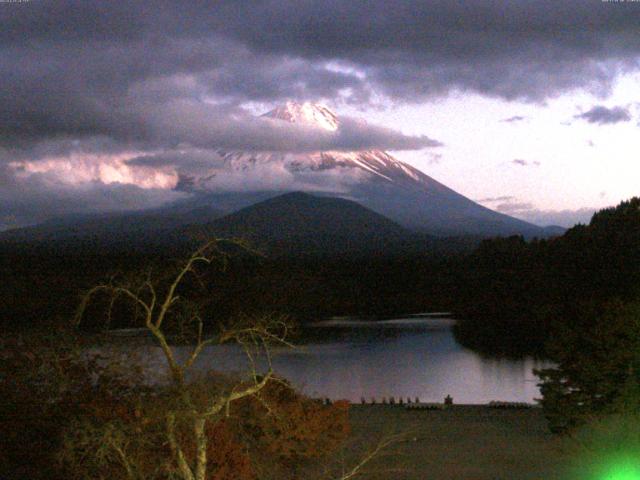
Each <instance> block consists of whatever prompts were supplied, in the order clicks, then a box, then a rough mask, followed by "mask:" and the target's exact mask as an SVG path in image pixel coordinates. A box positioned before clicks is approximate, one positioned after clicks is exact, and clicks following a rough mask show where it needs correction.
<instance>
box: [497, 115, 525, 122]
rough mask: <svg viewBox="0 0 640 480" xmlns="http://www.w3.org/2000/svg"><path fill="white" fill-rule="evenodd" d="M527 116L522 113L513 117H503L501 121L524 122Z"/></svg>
mask: <svg viewBox="0 0 640 480" xmlns="http://www.w3.org/2000/svg"><path fill="white" fill-rule="evenodd" d="M526 118H527V117H524V116H522V115H514V116H513V117H509V118H503V119H502V120H500V121H501V122H502V123H516V122H522V121H523V120H526Z"/></svg>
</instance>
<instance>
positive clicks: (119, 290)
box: [67, 240, 399, 480]
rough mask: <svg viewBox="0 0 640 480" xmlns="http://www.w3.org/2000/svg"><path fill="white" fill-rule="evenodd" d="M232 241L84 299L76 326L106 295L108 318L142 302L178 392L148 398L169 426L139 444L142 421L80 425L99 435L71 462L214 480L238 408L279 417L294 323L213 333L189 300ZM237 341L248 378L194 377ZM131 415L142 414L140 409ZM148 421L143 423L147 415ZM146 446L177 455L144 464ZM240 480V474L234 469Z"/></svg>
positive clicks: (268, 322) (131, 473)
mask: <svg viewBox="0 0 640 480" xmlns="http://www.w3.org/2000/svg"><path fill="white" fill-rule="evenodd" d="M234 243H235V242H234ZM225 244H226V241H224V240H212V241H210V242H208V243H206V244H205V245H204V246H202V247H201V248H199V249H198V250H197V251H196V252H195V253H193V255H191V256H190V257H189V258H188V259H187V260H186V261H185V262H184V263H182V264H181V265H180V266H179V267H178V268H177V270H176V271H175V273H174V274H172V276H171V277H170V278H169V280H168V281H165V282H164V283H162V282H160V281H158V280H157V279H154V278H153V276H152V275H151V274H147V275H146V276H145V277H143V278H142V279H139V280H138V281H134V282H129V283H116V282H114V281H112V282H109V283H105V284H101V285H97V286H95V287H93V288H92V289H91V290H89V291H88V292H87V294H86V295H85V296H84V297H83V299H82V302H81V304H80V306H79V308H78V311H77V314H76V323H77V324H79V323H80V322H81V321H82V319H83V317H84V316H85V315H86V312H87V308H88V307H89V305H90V304H91V303H92V302H94V299H95V298H96V297H97V296H98V295H101V294H102V295H104V294H106V296H107V298H108V307H107V310H108V316H109V319H110V317H111V312H112V310H113V309H114V306H115V305H116V303H117V302H119V301H126V302H128V303H129V304H131V305H133V306H134V307H135V311H136V313H135V315H136V316H138V315H139V317H141V321H142V323H143V325H144V328H145V329H146V330H147V331H148V332H149V333H150V335H151V336H152V338H153V339H154V340H155V342H156V343H157V344H158V345H159V347H160V349H161V350H162V354H163V358H164V361H165V362H166V365H167V368H168V372H169V378H170V380H169V388H168V390H169V391H170V392H171V394H170V395H168V396H165V398H164V399H163V401H162V402H160V401H159V400H158V398H157V396H156V397H154V400H153V402H147V403H149V404H151V405H155V412H154V413H153V414H152V416H153V417H154V418H156V419H158V418H160V419H161V423H162V424H163V427H162V428H160V429H156V430H153V429H151V430H149V431H150V432H151V433H147V434H146V436H147V438H145V439H142V440H140V441H137V442H134V441H133V440H132V439H134V438H137V437H139V436H140V428H141V427H140V426H138V427H135V428H137V430H135V431H131V430H129V431H127V430H126V428H125V427H122V426H120V427H119V426H118V425H116V424H109V426H108V428H105V426H104V425H99V426H98V427H96V428H93V427H90V428H89V429H87V428H85V429H84V430H82V429H78V431H80V430H82V431H84V432H91V433H89V434H88V437H90V438H91V439H92V440H91V441H85V440H86V438H87V435H85V437H78V435H77V434H76V435H75V436H72V438H71V440H70V441H71V442H72V443H74V442H75V443H74V445H72V448H70V449H67V452H71V454H70V455H71V457H69V455H67V460H69V458H71V461H72V462H73V461H78V459H84V458H86V456H87V455H93V457H94V458H96V459H97V460H99V461H101V462H103V464H104V463H105V462H106V463H109V462H110V463H111V464H116V465H119V466H120V474H123V475H124V476H125V478H128V479H129V480H137V479H140V478H145V479H146V478H151V473H150V472H152V471H155V472H157V474H158V478H167V476H168V477H169V478H174V477H175V478H179V479H182V480H205V479H207V478H214V477H211V472H212V469H214V468H215V464H216V461H218V460H219V459H215V458H212V455H213V456H215V455H217V454H219V452H217V451H216V448H218V446H217V445H214V444H213V443H214V442H215V440H212V435H211V432H214V431H218V432H222V431H224V428H225V426H226V425H227V422H229V421H230V419H231V418H232V417H233V414H234V413H233V412H234V408H235V407H234V405H238V406H240V405H242V403H243V402H246V401H247V400H248V399H251V400H252V401H255V402H257V404H259V405H261V406H262V407H263V410H264V411H265V412H266V413H267V415H270V416H272V417H275V418H276V419H277V417H278V411H277V408H276V407H274V405H271V404H270V400H271V398H272V396H273V395H271V396H270V394H269V390H273V385H280V386H281V387H282V388H290V387H289V386H288V384H287V383H286V382H285V381H283V380H282V379H280V378H279V377H277V376H276V375H275V374H274V371H273V368H272V363H271V354H272V347H273V346H274V345H282V346H287V347H293V345H292V344H291V343H290V342H289V340H288V335H289V330H290V325H289V323H288V322H287V321H286V319H285V318H283V317H280V316H270V315H265V316H262V317H259V318H243V319H241V320H239V321H236V322H235V323H234V324H232V325H227V326H224V327H223V326H219V328H217V329H216V330H215V331H214V332H208V331H207V328H206V325H205V322H204V320H203V312H202V308H201V305H199V303H198V302H193V301H190V300H188V296H189V295H188V294H189V291H188V290H189V288H187V287H188V286H189V285H187V284H193V283H194V282H192V280H196V282H195V283H196V284H201V285H203V282H201V275H202V273H203V272H204V271H205V270H206V269H207V268H210V266H211V265H212V263H214V262H219V263H220V265H221V266H222V267H223V268H224V266H225V265H226V262H227V260H228V258H229V254H228V253H227V250H225V248H224V247H225ZM235 245H236V246H237V245H238V244H237V243H235ZM175 327H179V330H181V331H183V332H184V330H185V328H186V329H187V330H189V331H190V333H191V334H192V340H193V341H192V342H191V343H189V344H188V345H187V346H181V349H187V354H186V355H184V354H183V353H184V352H179V351H178V350H177V348H176V346H175V344H174V342H173V341H172V336H171V334H170V333H169V332H170V331H171V329H172V328H174V329H175ZM230 342H233V343H236V344H238V345H239V346H240V347H241V348H242V349H243V351H244V353H245V355H246V359H247V365H248V369H247V370H248V375H246V377H245V378H234V379H229V378H227V379H224V380H221V379H220V378H219V377H218V379H217V380H218V382H217V384H214V383H215V382H214V383H212V382H211V381H204V382H198V381H195V379H196V377H197V371H195V370H196V368H195V364H196V361H197V360H198V358H199V357H200V356H201V354H202V352H203V350H204V349H205V348H206V347H208V346H211V345H219V344H224V343H230ZM209 380H210V379H209ZM136 408H137V407H136ZM238 408H240V407H238ZM318 408H320V407H318ZM322 408H325V407H322ZM330 408H333V407H330ZM336 408H339V407H336ZM301 411H304V409H303V410H301ZM131 415H133V416H136V415H137V416H140V414H139V412H138V410H135V409H134V411H133V413H132V414H131ZM147 415H149V414H147ZM344 418H345V419H346V417H344ZM157 423H160V422H157ZM141 424H142V425H144V420H143V421H142V422H141ZM92 428H93V430H92ZM216 429H218V430H216ZM338 430H339V429H338ZM337 435H338V436H336V437H335V438H336V440H339V434H337ZM398 438H399V437H388V438H385V439H383V440H382V441H381V442H380V443H379V444H378V445H376V446H375V447H374V448H373V449H372V450H371V451H369V452H367V453H366V454H365V455H364V456H363V458H362V459H360V460H358V461H357V462H355V465H353V466H352V467H351V468H349V469H342V471H341V472H340V474H339V475H337V477H339V478H340V479H343V480H346V479H351V478H355V477H359V476H361V475H362V473H363V467H364V465H365V464H367V463H369V462H370V461H371V460H372V459H373V458H375V457H376V456H378V455H379V453H380V452H381V451H382V449H383V448H385V447H386V446H387V445H389V444H390V443H394V442H396V441H397V440H398ZM141 442H142V443H141ZM145 442H146V443H145ZM134 443H135V445H134ZM330 443H332V444H331V445H330V447H331V448H334V449H335V448H337V445H336V443H339V442H337V441H334V442H330ZM142 444H144V445H145V447H144V448H145V449H148V448H151V447H152V445H153V444H156V445H157V444H163V445H167V447H168V448H167V451H168V452H169V456H170V460H169V461H167V462H164V464H160V465H153V466H149V465H146V466H145V468H142V467H141V464H144V462H145V461H148V459H147V458H146V457H147V456H146V455H140V454H138V455H137V456H136V453H135V450H136V448H137V449H138V450H140V449H141V445H142ZM78 445H81V446H80V447H79V446H78ZM93 445H99V448H97V449H95V451H93V452H89V450H91V449H92V448H94V447H93ZM151 467H153V468H155V470H153V468H151ZM238 468H240V467H238ZM143 472H144V473H143ZM334 477H335V475H334ZM215 478H218V477H215ZM233 478H241V477H240V476H239V475H237V476H236V475H235V474H234V476H233Z"/></svg>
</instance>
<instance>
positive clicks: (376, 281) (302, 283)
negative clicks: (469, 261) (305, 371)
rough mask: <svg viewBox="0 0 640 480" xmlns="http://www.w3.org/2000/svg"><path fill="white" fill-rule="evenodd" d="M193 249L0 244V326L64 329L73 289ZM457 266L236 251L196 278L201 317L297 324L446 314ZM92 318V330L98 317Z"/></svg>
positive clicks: (167, 263) (438, 258)
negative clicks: (269, 318)
mask: <svg viewBox="0 0 640 480" xmlns="http://www.w3.org/2000/svg"><path fill="white" fill-rule="evenodd" d="M469 242H471V241H469ZM462 243H463V244H464V248H467V249H469V247H468V246H466V245H467V244H466V242H462ZM196 245H197V243H195V242H188V243H185V244H182V245H176V244H173V245H171V246H169V245H158V244H155V245H154V244H147V245H146V246H145V247H144V248H142V247H140V248H131V246H130V245H124V244H122V245H117V244H110V245H100V246H99V247H98V246H95V245H91V244H90V243H87V242H80V243H78V244H76V245H74V246H73V248H71V247H70V246H69V245H67V246H66V247H64V248H61V247H60V246H57V245H54V244H47V243H41V244H39V245H28V246H25V245H21V246H18V245H10V246H8V245H4V246H2V247H0V249H2V251H1V252H0V258H1V260H0V274H1V275H2V278H3V281H2V283H1V284H0V298H1V299H2V302H0V319H1V321H2V323H3V325H4V326H5V327H11V328H18V329H19V328H30V327H33V326H37V325H43V324H50V323H52V322H57V323H60V322H63V323H64V322H67V321H69V319H70V318H71V317H72V316H73V312H74V310H75V308H76V307H77V306H78V304H79V302H80V300H81V298H82V294H83V292H86V291H87V290H88V289H89V288H91V287H92V286H94V285H96V284H98V283H103V282H108V281H109V280H110V279H111V278H117V279H119V280H121V279H122V278H126V277H128V276H134V275H140V274H144V273H145V272H146V271H148V270H149V269H153V271H154V272H156V273H157V272H159V271H162V270H167V271H169V270H170V269H171V267H172V266H173V265H175V264H176V262H178V261H180V260H182V259H184V258H185V256H187V255H188V254H189V253H190V252H191V251H193V250H194V249H195V248H196ZM456 248H459V247H456ZM457 266H458V260H457V259H456V257H455V256H454V255H453V254H447V255H442V252H441V254H439V255H432V254H430V253H419V252H417V251H416V252H413V253H410V254H407V253H394V252H390V253H389V255H384V256H383V255H377V256H369V255H364V256H358V255H344V256H337V255H331V256H319V255H307V256H303V255H287V256H283V255H279V256H271V255H268V254H267V255H264V256H256V255H253V254H247V253H242V252H237V251H236V252H233V254H232V255H231V256H230V257H229V261H228V264H227V265H226V268H225V269H224V271H221V270H220V269H219V268H218V267H219V265H217V266H212V268H210V269H208V270H207V271H206V272H201V275H200V280H201V281H202V282H207V283H210V285H207V286H208V287H213V288H209V292H214V296H215V298H214V297H209V298H208V299H207V303H209V304H211V305H212V307H211V308H212V310H211V311H210V312H209V313H210V316H209V318H211V319H224V318H226V317H229V316H232V315H235V314H256V313H258V314H260V313H270V312H273V313H285V314H287V315H289V316H291V317H293V318H294V319H297V320H299V321H301V322H305V321H309V320H316V319H319V318H322V317H326V316H331V315H367V316H369V315H370V316H384V315H394V314H398V313H413V312H420V311H424V310H425V309H431V310H433V309H437V310H441V309H445V310H450V309H451V308H453V306H454V299H455V298H456V292H455V289H456V288H457V287H456V285H457V283H458V282H457V279H456V278H455V276H454V275H453V272H454V271H455V270H456V268H457ZM193 287H194V288H199V287H198V285H196V284H194V285H193ZM209 295H211V294H209ZM130 318H131V317H130V315H128V312H122V315H117V314H116V315H114V316H113V317H112V319H111V325H110V326H111V327H128V326H132V325H131V320H130ZM94 320H95V321H94V323H95V324H96V325H95V326H97V325H98V324H100V322H103V321H104V318H95V319H94Z"/></svg>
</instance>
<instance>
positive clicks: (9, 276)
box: [0, 198, 640, 355]
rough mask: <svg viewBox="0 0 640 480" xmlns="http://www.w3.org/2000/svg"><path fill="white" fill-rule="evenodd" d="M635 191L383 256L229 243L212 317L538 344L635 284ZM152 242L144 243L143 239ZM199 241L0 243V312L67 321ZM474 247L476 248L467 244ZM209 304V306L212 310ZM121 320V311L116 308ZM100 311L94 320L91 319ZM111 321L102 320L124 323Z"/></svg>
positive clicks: (492, 345)
mask: <svg viewBox="0 0 640 480" xmlns="http://www.w3.org/2000/svg"><path fill="white" fill-rule="evenodd" d="M639 206H640V199H637V198H636V199H632V200H630V201H628V202H623V203H622V204H620V205H619V206H618V207H616V208H610V209H606V210H602V211H600V212H598V213H597V214H595V215H594V217H593V219H592V221H591V223H590V225H587V226H585V225H578V226H576V227H574V228H572V229H570V230H568V231H567V232H566V233H565V234H564V235H563V236H561V237H557V238H553V239H549V240H533V241H529V242H527V241H525V240H524V239H523V238H522V237H509V238H499V239H492V240H484V241H482V242H481V243H480V244H479V246H478V247H477V248H475V247H474V245H478V243H477V240H475V239H458V240H456V241H453V240H445V241H441V242H440V243H434V242H433V241H432V242H431V243H429V244H428V245H425V246H424V248H418V247H417V246H416V245H415V244H413V245H412V246H411V248H410V249H404V250H403V249H396V250H391V251H389V252H386V253H384V254H380V253H377V254H376V255H371V254H361V255H358V254H354V253H349V254H345V255H337V254H335V253H332V254H331V255H322V254H318V253H317V252H315V253H314V254H309V255H305V252H304V251H303V250H301V249H303V245H302V244H296V249H294V251H293V252H294V253H289V254H283V253H282V251H286V249H284V250H282V249H283V246H282V245H280V246H279V247H280V249H281V252H280V253H277V254H266V255H264V256H255V255H252V254H242V253H241V252H234V254H233V255H232V256H231V257H230V260H229V264H228V265H227V268H226V269H225V271H224V272H221V271H220V270H219V269H218V268H212V269H211V270H210V271H209V272H206V275H204V276H203V277H202V279H201V280H202V281H204V282H211V285H209V287H215V288H210V289H209V291H213V292H216V293H215V295H217V297H216V298H210V299H209V300H210V302H209V303H210V304H211V305H212V307H211V311H210V312H209V313H210V318H214V319H215V318H219V319H224V318H225V317H228V316H231V315H234V314H238V313H246V314H254V313H265V312H278V313H286V314H288V315H290V316H292V317H294V318H295V319H298V320H301V321H303V322H304V321H307V320H314V319H318V318H322V317H326V316H331V315H372V316H384V315H398V314H402V313H416V312H421V311H425V310H431V311H434V310H448V311H454V312H455V313H456V314H458V316H459V318H460V320H461V321H460V322H459V325H458V327H457V328H456V330H455V333H456V336H457V338H458V340H459V341H460V342H461V343H463V344H464V345H466V346H469V347H472V348H474V349H476V350H480V351H486V352H487V353H490V354H496V353H504V354H516V355H519V354H523V353H538V354H543V353H544V345H545V342H546V341H547V339H548V338H549V337H550V335H551V332H553V331H554V328H555V327H554V326H556V325H560V324H562V323H563V322H566V321H569V320H570V319H572V318H575V317H576V316H579V315H580V312H581V311H582V309H583V305H584V304H585V302H589V303H591V304H593V303H604V302H606V301H608V300H610V299H612V298H616V299H620V300H622V301H626V300H629V299H631V298H632V297H633V296H634V295H635V294H636V286H637V285H640V210H639ZM151 240H153V241H151ZM196 245H197V241H193V240H189V241H182V239H179V238H173V237H172V236H171V235H170V234H168V233H167V234H166V235H159V236H158V237H157V238H155V239H150V238H144V239H143V241H138V242H136V239H135V238H134V239H128V240H127V241H126V242H124V241H123V242H120V243H117V242H104V241H103V242H93V243H92V242H91V241H90V240H88V239H82V240H78V241H76V242H74V241H69V240H67V241H66V242H65V244H64V246H62V245H60V244H56V243H47V242H41V243H39V244H25V243H21V244H15V243H14V244H10V243H5V244H3V245H0V250H1V251H0V259H1V260H0V273H1V274H2V278H3V282H2V284H1V285H0V296H1V297H0V298H1V299H2V302H0V309H1V311H0V318H1V320H2V322H3V324H4V325H5V326H12V327H21V326H22V327H24V326H33V325H38V324H46V323H50V322H52V321H58V322H63V321H67V320H68V319H69V318H71V316H72V314H73V311H74V309H75V308H76V306H77V305H78V303H79V301H80V299H81V295H82V292H83V291H86V290H87V289H88V288H90V287H91V286H93V285H95V284H96V283H98V282H104V281H108V279H109V278H110V277H111V276H113V275H116V276H119V277H122V276H125V277H126V276H127V275H133V274H135V273H136V272H138V273H139V272H144V271H145V270H146V269H149V268H154V269H155V271H156V272H157V271H158V270H162V269H168V268H170V267H171V265H172V262H174V261H175V260H179V259H182V258H184V257H185V256H186V255H187V254H188V253H189V252H191V251H193V249H195V247H196ZM474 248H475V249H474ZM214 306H215V307H214ZM122 318H123V319H124V318H130V316H127V315H126V314H123V315H122ZM102 320H103V319H100V318H97V317H96V319H95V322H94V323H96V325H98V324H100V322H101V321H102ZM130 323H131V320H126V321H125V320H122V319H119V317H118V315H115V316H114V318H112V324H111V326H112V327H116V326H131V325H129V324H130Z"/></svg>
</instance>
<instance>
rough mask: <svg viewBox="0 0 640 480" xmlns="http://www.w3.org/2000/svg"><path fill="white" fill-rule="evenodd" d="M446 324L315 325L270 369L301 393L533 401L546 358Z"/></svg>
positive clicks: (214, 356) (225, 353)
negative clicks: (489, 352) (500, 355)
mask: <svg viewBox="0 0 640 480" xmlns="http://www.w3.org/2000/svg"><path fill="white" fill-rule="evenodd" d="M452 325H453V321H452V320H448V319H443V318H402V319H396V320H387V321H375V322H364V321H359V320H350V319H340V320H332V321H326V322H319V323H318V324H316V326H315V327H311V328H312V330H311V331H310V333H311V336H312V338H315V337H318V338H319V339H318V340H311V341H309V342H307V343H306V344H305V345H303V346H301V347H299V348H297V349H295V350H290V349H284V348H278V349H276V350H275V351H274V355H273V366H274V370H275V371H276V373H278V374H279V375H281V376H284V377H285V378H287V379H289V380H290V381H291V382H292V383H293V384H294V385H295V386H296V387H298V388H299V389H301V390H302V391H303V392H304V393H306V394H308V395H311V396H313V397H323V398H324V397H328V398H331V399H334V400H335V399H348V400H351V401H353V402H359V401H360V398H361V397H365V398H366V399H367V401H369V400H370V399H371V397H375V398H376V399H377V400H378V401H380V399H381V398H382V397H387V398H388V397H390V396H394V397H395V398H396V399H397V398H398V397H404V398H405V399H406V398H407V397H411V398H412V399H414V398H415V397H419V398H420V400H421V401H427V402H436V401H437V402H441V401H442V400H443V399H444V397H445V396H446V395H447V394H449V395H451V396H452V397H453V400H454V402H455V403H487V402H489V401H491V400H503V401H517V402H534V399H535V398H539V396H540V394H539V389H538V387H537V386H536V383H537V381H538V380H537V377H536V376H535V375H533V373H532V370H533V369H534V368H543V367H546V366H548V365H549V363H548V362H544V361H539V360H534V359H532V358H524V359H522V360H512V359H489V358H485V357H482V356H480V355H479V354H476V353H474V352H472V351H470V350H467V349H465V348H463V347H461V346H460V345H459V344H458V343H457V342H456V341H455V339H454V337H453V334H452V332H451V326H452ZM324 338H332V340H323V339H324ZM129 348H130V347H129ZM137 351H138V352H139V353H140V354H141V355H143V356H144V357H145V359H147V360H149V359H152V360H153V366H152V368H151V369H152V370H153V372H154V373H156V374H158V373H160V372H164V371H165V369H164V363H163V361H162V357H161V352H160V351H159V349H157V348H155V347H150V346H146V347H137ZM182 353H183V354H186V350H182ZM196 366H197V368H198V369H200V370H218V371H241V370H242V369H243V367H245V366H246V357H245V356H244V353H243V352H242V351H241V350H240V349H238V348H236V347H234V346H215V347H211V348H208V349H206V350H204V351H203V353H202V355H201V358H200V360H199V362H198V363H197V364H196ZM245 371H246V369H245Z"/></svg>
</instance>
